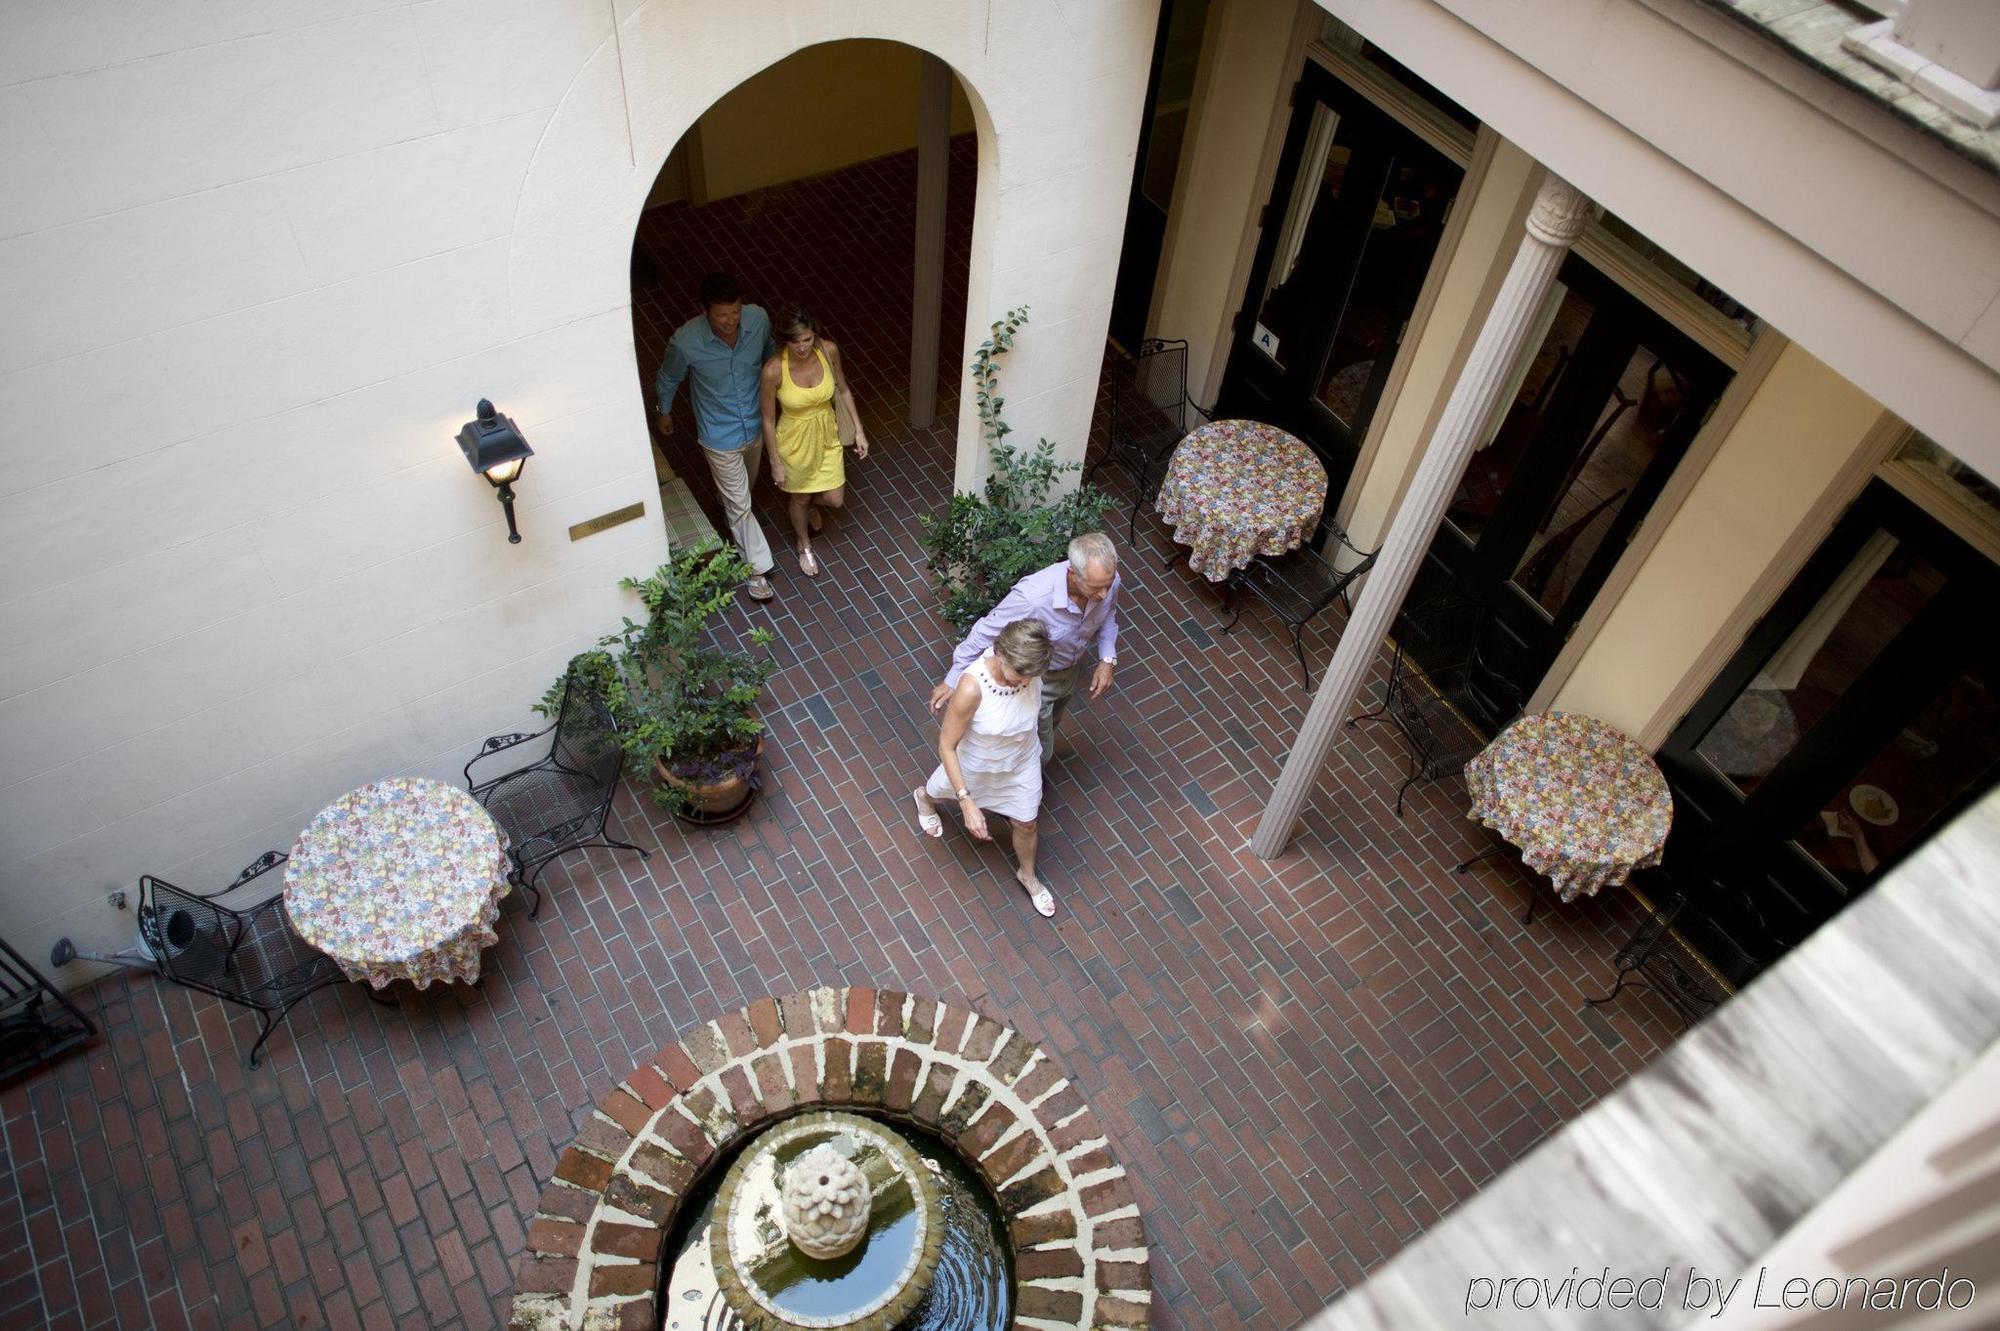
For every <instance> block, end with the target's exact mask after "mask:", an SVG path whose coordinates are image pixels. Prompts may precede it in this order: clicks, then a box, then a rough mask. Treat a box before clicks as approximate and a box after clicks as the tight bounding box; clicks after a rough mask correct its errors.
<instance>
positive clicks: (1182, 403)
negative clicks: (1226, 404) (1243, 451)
mask: <svg viewBox="0 0 2000 1331" xmlns="http://www.w3.org/2000/svg"><path fill="white" fill-rule="evenodd" d="M1187 357H1188V344H1187V343H1186V342H1185V341H1183V340H1181V339H1179V338H1175V339H1172V340H1168V339H1163V338H1156V337H1155V338H1147V339H1146V340H1145V341H1144V342H1141V343H1140V344H1139V354H1138V356H1136V357H1126V356H1114V357H1113V358H1112V361H1111V363H1110V365H1109V366H1108V367H1107V369H1106V376H1107V379H1108V381H1109V388H1110V398H1111V403H1110V431H1109V433H1110V441H1109V443H1108V444H1107V445H1106V447H1105V450H1104V451H1103V452H1102V453H1100V454H1098V456H1097V460H1096V461H1095V462H1092V463H1091V464H1090V467H1089V469H1088V470H1087V471H1085V472H1084V474H1083V479H1084V480H1086V481H1088V480H1089V479H1090V478H1091V477H1092V476H1093V475H1095V474H1096V472H1097V469H1098V468H1100V467H1102V466H1104V465H1105V464H1106V463H1109V464H1110V465H1112V466H1114V467H1117V468H1118V469H1119V470H1120V471H1122V472H1124V473H1125V475H1126V477H1127V479H1129V480H1130V481H1131V482H1132V512H1131V516H1130V517H1129V518H1128V519H1127V520H1126V523H1125V539H1126V540H1127V541H1131V540H1133V539H1134V538H1135V537H1136V536H1137V535H1138V530H1139V510H1140V509H1141V508H1143V507H1144V506H1145V505H1146V503H1147V502H1148V501H1149V500H1151V499H1152V497H1153V496H1154V495H1156V494H1158V493H1159V490H1160V482H1161V481H1163V480H1164V479H1166V475H1167V460H1168V459H1169V458H1170V457H1171V456H1172V455H1173V451H1174V445H1176V444H1178V443H1180V441H1181V440H1182V439H1183V438H1184V437H1186V435H1187V432H1188V431H1189V430H1192V429H1194V428H1195V427H1196V426H1198V425H1202V424H1205V423H1206V422H1207V421H1208V419H1209V413H1208V412H1207V411H1206V410H1204V409H1203V408H1202V407H1201V406H1199V405H1197V404H1196V403H1195V402H1194V400H1193V399H1191V398H1190V397H1188V391H1187Z"/></svg>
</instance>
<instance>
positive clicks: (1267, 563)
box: [1222, 524, 1376, 693]
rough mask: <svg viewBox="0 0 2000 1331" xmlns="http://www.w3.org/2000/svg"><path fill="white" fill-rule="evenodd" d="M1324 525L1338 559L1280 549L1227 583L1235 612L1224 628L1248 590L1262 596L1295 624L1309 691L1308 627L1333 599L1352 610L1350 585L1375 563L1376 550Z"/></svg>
mask: <svg viewBox="0 0 2000 1331" xmlns="http://www.w3.org/2000/svg"><path fill="white" fill-rule="evenodd" d="M1326 530H1327V533H1328V535H1329V536H1330V537H1331V538H1332V541H1331V543H1332V544H1333V545H1334V546H1335V549H1334V551H1333V553H1334V556H1335V558H1334V559H1328V558H1327V557H1326V556H1325V555H1322V554H1321V553H1320V552H1319V551H1317V550H1314V549H1312V548H1310V547H1308V546H1300V547H1299V548H1298V549H1296V550H1293V551H1290V552H1288V553H1286V554H1282V555H1258V556H1256V557H1255V558H1254V559H1252V560H1251V561H1250V563H1249V565H1248V566H1247V567H1245V568H1242V569H1239V570H1238V571H1237V572H1236V573H1235V574H1233V575H1232V576H1231V577H1230V579H1229V583H1228V587H1227V592H1228V595H1229V599H1230V601H1231V608H1232V611H1233V613H1232V614H1231V615H1230V617H1229V622H1228V623H1227V624H1226V625H1224V626H1223V629H1222V631H1223V632H1224V633H1228V632H1231V631H1232V630H1234V629H1235V627H1236V622H1237V620H1239V619H1241V618H1242V617H1243V597H1244V596H1245V595H1249V596H1254V597H1255V598H1256V599H1257V600H1259V601H1261V602H1263V604H1264V605H1265V606H1267V607H1268V608H1269V609H1270V610H1271V611H1272V613H1274V614H1276V615H1277V616H1278V618H1280V619H1281V620H1283V621H1284V623H1285V626H1286V627H1287V628H1288V629H1290V630H1291V635H1292V654H1293V655H1294V656H1296V657H1298V660H1299V686H1300V687H1301V688H1303V689H1304V690H1305V691H1306V692H1308V693H1310V692H1312V670H1311V668H1310V667H1308V666H1307V664H1306V649H1305V632H1306V627H1307V626H1308V625H1309V624H1311V623H1312V621H1313V620H1314V619H1316V618H1318V617H1319V616H1320V615H1322V614H1324V613H1325V612H1326V611H1328V610H1330V609H1332V608H1333V603H1334V602H1335V601H1338V602H1340V604H1341V606H1342V607H1343V608H1345V609H1347V610H1349V611H1351V610H1353V608H1354V607H1353V606H1352V605H1350V604H1349V603H1348V598H1347V592H1348V589H1349V588H1350V587H1352V586H1353V585H1354V584H1355V583H1356V582H1357V581H1359V580H1360V579H1361V578H1362V577H1364V576H1366V575H1367V573H1368V570H1369V569H1371V568H1373V567H1375V554H1376V552H1375V551H1373V550H1366V551H1364V550H1360V549H1357V548H1356V547H1355V545H1354V542H1352V541H1350V540H1348V539H1347V533H1346V532H1344V531H1342V530H1341V529H1340V528H1338V527H1335V526H1333V525H1331V524H1328V525H1327V529H1326Z"/></svg>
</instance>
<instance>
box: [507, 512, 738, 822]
mask: <svg viewBox="0 0 2000 1331" xmlns="http://www.w3.org/2000/svg"><path fill="white" fill-rule="evenodd" d="M750 575H751V568H750V566H749V564H747V563H746V562H744V560H743V557H742V556H741V555H739V554H737V552H736V550H735V547H733V546H726V545H723V544H722V543H721V542H720V541H717V540H708V541H704V542H702V543H701V544H700V545H697V546H694V547H693V548H691V549H688V550H685V551H683V552H682V553H680V554H679V555H676V556H675V557H674V558H673V559H671V560H670V561H668V562H667V563H665V564H662V565H661V566H660V567H659V568H658V569H657V570H656V571H655V572H654V573H653V574H652V576H651V577H647V578H625V579H623V580H622V581H620V582H619V584H618V585H619V586H620V587H623V588H624V589H626V590H627V591H634V592H637V593H638V594H639V600H640V603H641V604H642V605H644V606H645V608H646V620H645V622H644V623H635V622H633V621H632V620H631V619H629V618H628V619H626V620H625V622H624V625H623V627H621V628H620V629H619V630H618V631H617V632H615V633H610V634H606V635H605V636H604V637H603V638H601V639H599V641H598V645H597V648H596V649H595V650H593V651H588V652H583V653H580V654H579V655H577V656H576V657H574V658H572V659H571V661H570V663H569V666H568V668H567V669H565V670H564V672H563V673H562V675H561V676H560V677H559V678H557V680H556V681H555V683H553V684H551V685H550V686H549V689H548V692H547V693H545V694H543V695H542V700H541V702H539V703H537V704H536V705H535V710H536V711H538V712H540V713H541V714H542V715H544V716H549V717H553V716H555V715H556V714H557V713H558V712H559V711H560V710H561V707H562V695H563V688H564V686H565V685H566V684H567V683H568V682H569V681H570V680H572V679H576V680H579V681H581V682H582V683H583V684H585V685H587V686H588V687H590V688H593V689H595V690H596V691H597V692H598V693H599V694H600V695H601V696H602V697H603V698H604V700H605V702H606V704H607V705H608V706H609V707H610V709H611V715H612V716H613V717H614V718H615V719H616V721H617V722H618V741H619V743H620V744H621V745H622V746H623V747H624V749H625V762H626V770H627V771H628V772H630V773H631V774H632V776H633V778H634V780H644V781H645V782H647V783H648V784H651V785H652V789H653V799H654V801H655V802H656V803H658V804H659V805H660V806H661V807H662V808H665V809H669V810H673V809H676V808H679V807H682V805H683V804H684V802H685V797H684V796H683V795H682V794H681V792H680V791H679V790H678V789H676V788H675V787H673V786H669V785H665V784H661V783H659V782H657V781H656V780H655V779H654V774H653V764H654V763H655V762H656V761H657V762H660V763H663V764H665V766H666V767H667V769H668V770H669V771H671V772H672V773H673V774H674V775H676V776H678V777H681V778H682V779H684V780H687V781H691V782H695V783H698V784H710V783H713V782H716V781H719V780H721V779H723V778H724V777H727V776H732V775H733V776H741V777H744V778H745V779H750V778H751V777H753V776H754V774H755V771H756V765H757V738H758V736H759V735H761V734H763V731H764V723H763V722H762V721H760V720H758V718H757V710H756V709H757V701H758V699H759V698H761V697H762V696H763V693H764V686H765V685H766V684H768V683H769V682H770V679H771V676H772V675H773V674H775V673H776V672H777V669H778V666H777V663H776V662H775V661H773V660H772V659H771V658H770V657H769V656H766V655H762V654H759V653H756V652H748V651H741V650H736V649H732V648H727V647H723V646H720V645H718V644H717V643H715V642H714V641H713V638H712V635H711V633H710V626H711V624H712V622H713V621H714V619H715V617H716V616H717V615H719V614H721V613H722V612H723V611H724V610H727V609H728V608H729V607H730V606H731V605H733V604H734V603H735V601H736V589H737V588H738V587H739V586H741V585H742V583H743V582H744V580H745V579H747V578H749V577H750ZM749 640H750V645H751V646H752V647H757V648H762V647H768V646H769V645H770V643H771V631H770V630H769V629H764V628H754V629H752V630H750V633H749Z"/></svg>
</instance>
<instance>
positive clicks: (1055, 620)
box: [944, 559, 1125, 687]
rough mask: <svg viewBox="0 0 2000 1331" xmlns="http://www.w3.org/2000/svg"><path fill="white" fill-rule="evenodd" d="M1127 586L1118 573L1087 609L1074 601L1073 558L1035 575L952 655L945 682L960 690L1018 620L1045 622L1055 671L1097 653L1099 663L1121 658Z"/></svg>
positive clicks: (991, 612) (989, 614) (990, 613)
mask: <svg viewBox="0 0 2000 1331" xmlns="http://www.w3.org/2000/svg"><path fill="white" fill-rule="evenodd" d="M1124 581H1125V580H1124V578H1123V576H1122V575H1120V574H1115V573H1114V574H1113V575H1112V577H1111V590H1110V591H1109V592H1108V593H1106V594H1105V597H1104V599H1103V600H1101V601H1098V602H1097V603H1096V604H1094V605H1091V606H1090V607H1088V608H1085V607H1083V606H1080V605H1078V604H1077V603H1076V602H1075V601H1074V600H1072V599H1070V594H1069V561H1068V560H1067V559H1065V560H1062V561H1061V562H1059V563H1055V564H1051V565H1049V566H1048V567H1047V568H1045V569H1042V570H1040V571H1039V572H1035V573H1030V574H1029V575H1028V576H1027V577H1025V578H1022V579H1021V580H1020V581H1019V582H1017V583H1015V584H1014V587H1013V590H1012V591H1010V592H1008V593H1007V595H1006V596H1005V597H1004V598H1002V600H1001V602H1000V604H999V605H996V606H994V607H993V608H992V609H991V610H989V611H987V612H986V617H985V618H984V619H981V620H980V621H979V622H978V623H977V624H974V625H973V626H972V631H971V632H970V633H968V634H966V635H965V641H964V642H961V643H960V644H958V648H957V650H955V651H954V652H952V654H951V669H949V670H947V671H945V675H944V682H945V683H947V684H950V685H952V686H953V687H957V685H958V677H959V676H960V675H963V674H964V673H965V670H966V667H967V666H969V665H971V664H972V663H973V662H974V661H977V660H978V659H979V658H980V657H981V656H983V655H985V653H986V649H987V648H988V647H991V646H992V645H993V640H994V639H995V638H997V637H999V636H1000V630H1001V629H1004V628H1006V627H1007V626H1008V625H1009V624H1011V623H1013V622H1014V621H1015V620H1017V619H1039V620H1041V621H1042V623H1044V624H1046V625H1047V626H1048V630H1049V646H1050V648H1051V651H1050V653H1049V669H1051V670H1067V669H1069V668H1070V667H1071V666H1073V665H1075V664H1077V663H1078V662H1079V661H1081V660H1083V658H1084V656H1085V655H1086V654H1087V653H1088V652H1089V651H1090V650H1091V649H1092V648H1095V649H1096V650H1097V655H1098V658H1099V659H1102V658H1104V657H1107V656H1116V655H1118V591H1119V588H1121V587H1122V586H1123V585H1124Z"/></svg>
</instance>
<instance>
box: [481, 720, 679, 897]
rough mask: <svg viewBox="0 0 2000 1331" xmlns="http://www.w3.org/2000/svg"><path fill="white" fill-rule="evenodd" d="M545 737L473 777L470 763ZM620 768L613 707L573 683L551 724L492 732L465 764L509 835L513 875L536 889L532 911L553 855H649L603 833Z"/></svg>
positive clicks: (622, 756)
mask: <svg viewBox="0 0 2000 1331" xmlns="http://www.w3.org/2000/svg"><path fill="white" fill-rule="evenodd" d="M543 736H548V737H549V747H548V751H547V752H546V753H543V754H542V756H541V757H540V758H538V759H536V760H535V761H533V762H531V763H529V764H528V765H526V766H525V767H516V768H514V769H512V770H511V771H508V772H505V773H502V774H501V775H499V776H496V777H492V778H490V779H489V780H486V781H481V782H477V783H475V782H474V781H473V779H472V769H473V768H474V767H476V766H478V765H479V764H480V763H481V762H482V761H484V760H485V759H487V758H490V757H492V756H493V755H494V754H497V753H502V752H505V751H506V750H508V749H513V748H517V747H519V746H520V745H523V744H527V743H530V742H531V741H534V740H537V739H540V738H542V737H543ZM624 769H625V750H624V749H622V748H620V747H619V744H618V726H617V723H616V722H615V721H613V720H612V717H611V710H610V709H609V708H608V707H606V706H605V705H604V700H603V699H602V698H600V697H598V696H597V695H596V694H595V693H593V692H591V691H590V690H589V689H587V688H585V687H583V686H582V685H580V684H577V683H575V682H572V683H571V684H570V685H569V686H568V687H567V688H566V689H564V691H563V701H562V709H561V711H559V712H558V713H557V715H556V723H555V724H554V725H552V726H550V727H548V728H547V729H545V730H538V731H536V732H534V733H533V734H529V735H520V734H515V735H495V736H493V737H492V738H490V739H488V740H487V741H486V743H485V744H483V745H481V746H480V749H479V752H478V754H477V755H475V756H474V757H473V759H472V761H471V762H469V763H467V764H466V765H465V785H466V789H468V790H470V791H471V792H472V797H473V798H474V799H476V800H478V801H479V802H480V803H481V804H483V805H485V806H486V811H487V812H488V813H490V814H492V815H493V820H494V821H495V822H497V823H499V824H500V829H501V830H502V831H503V832H505V833H506V834H507V840H508V843H509V844H508V854H509V855H510V856H511V857H512V859H513V863H514V867H513V870H512V872H511V874H510V876H511V877H512V878H513V880H514V881H515V882H517V883H519V884H520V885H521V886H522V887H524V888H526V889H527V890H528V891H529V892H530V893H532V894H533V895H534V898H535V904H534V906H533V907H532V908H531V909H530V910H529V911H528V914H529V915H530V916H533V915H536V914H538V913H540V911H541V909H542V892H541V889H540V888H538V887H536V886H535V879H536V878H538V877H540V876H541V872H542V870H543V869H544V868H546V867H547V866H548V863H549V861H551V860H553V859H555V858H557V857H558V856H561V855H567V854H568V853H569V852H571V851H573V850H582V849H584V848H585V847H588V846H603V847H606V848H607V849H611V850H636V851H638V852H639V855H640V857H641V858H642V859H651V858H652V857H653V853H652V852H651V851H649V850H644V849H642V848H640V847H638V846H635V845H632V844H631V843H630V842H627V841H620V840H618V839H617V838H616V837H612V836H609V835H607V834H606V832H605V825H606V823H607V822H608V821H609V819H610V817H611V802H612V800H614V799H615V798H617V795H618V778H619V776H620V774H621V773H623V771H624Z"/></svg>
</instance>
